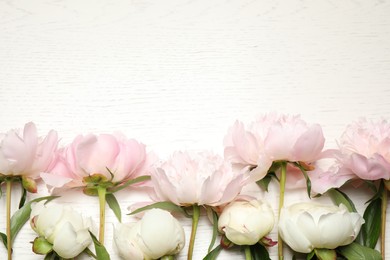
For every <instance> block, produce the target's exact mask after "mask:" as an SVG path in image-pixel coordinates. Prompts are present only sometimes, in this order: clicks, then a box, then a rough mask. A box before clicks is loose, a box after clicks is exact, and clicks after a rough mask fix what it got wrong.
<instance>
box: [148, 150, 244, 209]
mask: <svg viewBox="0 0 390 260" xmlns="http://www.w3.org/2000/svg"><path fill="white" fill-rule="evenodd" d="M151 180H152V183H153V187H154V190H155V195H154V197H155V198H154V200H157V201H171V202H173V203H175V204H176V205H180V206H189V205H193V204H198V205H210V206H218V205H222V204H226V203H228V202H230V201H232V200H233V199H234V198H235V197H236V196H237V195H238V194H239V192H240V191H241V189H242V187H243V185H244V184H245V179H244V175H243V174H242V173H236V172H234V171H233V170H232V167H231V164H230V163H228V162H226V161H224V160H223V158H222V157H221V156H219V155H215V154H213V153H211V152H208V151H202V152H193V153H191V152H174V153H173V155H172V156H171V157H170V158H169V159H168V160H167V161H165V162H163V163H161V165H160V166H157V168H156V170H155V171H153V172H152V174H151Z"/></svg>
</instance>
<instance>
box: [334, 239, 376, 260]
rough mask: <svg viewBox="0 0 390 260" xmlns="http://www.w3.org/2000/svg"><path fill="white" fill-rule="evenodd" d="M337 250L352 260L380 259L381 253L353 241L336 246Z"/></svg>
mask: <svg viewBox="0 0 390 260" xmlns="http://www.w3.org/2000/svg"><path fill="white" fill-rule="evenodd" d="M337 251H338V252H339V253H340V254H341V255H342V256H344V257H345V258H347V259H353V260H381V259H382V256H381V254H380V253H379V252H378V251H377V250H375V249H372V248H369V247H365V246H362V245H359V244H358V243H356V242H353V243H351V244H349V245H347V246H341V247H338V248H337Z"/></svg>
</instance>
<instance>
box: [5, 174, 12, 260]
mask: <svg viewBox="0 0 390 260" xmlns="http://www.w3.org/2000/svg"><path fill="white" fill-rule="evenodd" d="M6 183H7V191H6V197H7V206H6V207H7V209H6V210H7V212H6V218H7V252H8V260H11V259H12V237H11V190H12V180H9V179H7V180H6Z"/></svg>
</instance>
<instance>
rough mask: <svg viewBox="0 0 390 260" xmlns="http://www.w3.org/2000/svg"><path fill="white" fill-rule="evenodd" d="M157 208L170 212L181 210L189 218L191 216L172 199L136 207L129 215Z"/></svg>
mask: <svg viewBox="0 0 390 260" xmlns="http://www.w3.org/2000/svg"><path fill="white" fill-rule="evenodd" d="M156 208H157V209H164V210H167V211H170V212H179V213H182V214H183V215H184V216H186V217H188V218H190V217H191V216H190V215H189V214H188V213H187V212H186V211H185V210H184V209H183V208H182V207H180V206H178V205H176V204H174V203H172V202H170V201H163V202H156V203H153V204H151V205H148V206H145V207H142V208H139V209H136V210H134V211H133V212H131V213H129V214H127V215H134V214H137V213H140V212H142V211H145V210H149V209H156Z"/></svg>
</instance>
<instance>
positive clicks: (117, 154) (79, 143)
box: [42, 134, 150, 187]
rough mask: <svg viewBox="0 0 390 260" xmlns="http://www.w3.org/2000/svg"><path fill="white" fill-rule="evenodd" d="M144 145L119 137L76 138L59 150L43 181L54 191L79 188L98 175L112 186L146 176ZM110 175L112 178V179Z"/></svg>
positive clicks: (147, 163) (89, 136)
mask: <svg viewBox="0 0 390 260" xmlns="http://www.w3.org/2000/svg"><path fill="white" fill-rule="evenodd" d="M149 163H150V158H149V157H148V155H147V153H146V149H145V145H143V144H140V143H138V142H137V141H136V140H134V139H126V138H125V137H124V136H122V135H119V134H118V135H109V134H101V135H93V134H89V135H86V136H82V135H79V136H77V137H76V138H75V139H74V141H73V142H72V143H71V144H70V145H68V146H66V147H65V148H62V149H60V151H59V158H58V161H57V163H56V164H55V167H54V168H53V169H52V170H51V173H52V174H44V175H42V179H43V180H44V181H45V182H46V183H47V184H49V185H50V186H53V187H61V186H63V185H65V184H66V185H67V186H69V187H74V186H82V185H84V184H83V179H84V178H85V177H88V176H90V175H94V174H99V175H100V176H102V177H103V178H105V179H108V180H110V181H112V182H113V183H118V182H125V181H127V180H129V179H132V178H135V177H138V176H140V175H142V174H145V173H146V171H147V167H148V166H149ZM111 174H112V176H111Z"/></svg>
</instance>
